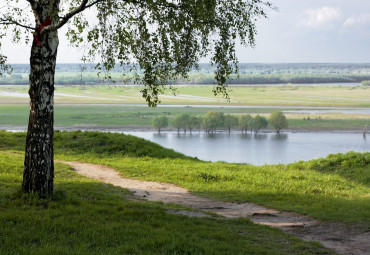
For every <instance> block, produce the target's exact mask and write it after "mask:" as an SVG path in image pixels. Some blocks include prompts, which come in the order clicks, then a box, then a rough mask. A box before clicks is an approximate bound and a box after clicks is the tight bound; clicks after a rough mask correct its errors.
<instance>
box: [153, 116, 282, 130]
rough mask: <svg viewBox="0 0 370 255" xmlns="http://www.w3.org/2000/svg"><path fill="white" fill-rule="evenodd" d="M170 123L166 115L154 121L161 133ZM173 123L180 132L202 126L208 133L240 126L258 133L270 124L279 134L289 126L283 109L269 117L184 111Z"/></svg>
mask: <svg viewBox="0 0 370 255" xmlns="http://www.w3.org/2000/svg"><path fill="white" fill-rule="evenodd" d="M168 123H169V122H168V118H167V117H166V116H160V117H156V118H154V119H153V121H152V125H153V127H155V128H156V129H158V132H159V133H160V132H161V129H162V128H166V127H168ZM171 124H172V126H173V127H174V128H176V129H177V132H178V133H180V131H181V130H183V131H184V133H186V132H187V131H189V132H190V133H191V132H192V131H193V129H201V128H203V129H204V131H205V132H206V133H213V132H215V131H216V130H217V129H227V130H228V131H229V133H230V132H231V129H233V128H240V129H241V130H242V133H244V132H248V130H250V131H251V132H254V133H255V134H258V132H259V131H260V130H261V129H263V128H267V127H268V126H270V127H271V128H273V129H275V131H276V133H277V134H279V133H280V130H281V129H284V128H287V127H288V121H287V119H286V116H285V115H284V113H283V112H281V111H277V112H273V113H271V115H270V117H269V119H267V118H265V117H264V116H261V115H259V114H257V115H256V116H254V117H253V116H252V115H250V114H246V115H241V116H239V117H237V116H235V115H231V114H224V113H223V112H217V111H209V112H207V114H206V115H205V116H204V117H196V116H191V115H189V114H186V113H184V114H181V115H178V116H176V117H175V119H173V121H172V123H171Z"/></svg>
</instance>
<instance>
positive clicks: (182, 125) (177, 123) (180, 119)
mask: <svg viewBox="0 0 370 255" xmlns="http://www.w3.org/2000/svg"><path fill="white" fill-rule="evenodd" d="M189 119H190V116H189V114H186V113H183V114H181V115H178V116H176V118H175V119H174V121H173V122H172V125H173V126H174V127H175V128H177V132H178V133H180V129H183V130H184V132H185V133H186V129H187V127H188V122H189Z"/></svg>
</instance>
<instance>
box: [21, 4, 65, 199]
mask: <svg viewBox="0 0 370 255" xmlns="http://www.w3.org/2000/svg"><path fill="white" fill-rule="evenodd" d="M40 5H42V4H40ZM47 6H48V5H47ZM43 8H44V6H40V11H39V13H42V14H44V17H42V18H43V19H44V20H45V19H47V16H48V15H47V14H46V15H45V13H52V12H51V11H50V12H47V11H45V10H43ZM47 8H50V6H48V7H47ZM38 39H39V41H40V45H38V44H37V43H36V42H35V39H34V43H33V45H32V48H31V58H30V65H31V69H30V76H29V82H30V88H29V92H28V93H29V95H30V99H31V101H30V115H29V122H28V132H27V140H26V155H25V161H24V173H23V184H22V189H23V191H24V192H25V193H31V192H33V193H37V194H39V195H40V196H41V197H45V196H47V195H48V194H51V193H52V192H53V179H54V150H53V133H54V127H53V125H54V75H55V64H56V56H57V48H58V44H59V40H58V34H57V31H51V32H48V33H45V34H43V35H40V36H39V38H38Z"/></svg>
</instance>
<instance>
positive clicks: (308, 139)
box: [124, 132, 370, 165]
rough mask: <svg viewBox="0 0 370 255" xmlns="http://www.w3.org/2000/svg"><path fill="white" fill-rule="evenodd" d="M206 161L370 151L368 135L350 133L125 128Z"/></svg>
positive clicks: (285, 159) (283, 159)
mask: <svg viewBox="0 0 370 255" xmlns="http://www.w3.org/2000/svg"><path fill="white" fill-rule="evenodd" d="M124 133H126V134H131V135H135V136H138V137H142V138H145V139H147V140H150V141H153V142H155V143H158V144H160V145H162V146H164V147H167V148H172V149H174V150H176V151H179V152H181V153H184V154H186V155H189V156H193V157H197V158H199V159H202V160H207V161H226V162H235V163H250V164H254V165H263V164H277V163H291V162H294V161H299V160H309V159H314V158H319V157H326V156H327V155H328V154H331V153H339V152H341V153H345V152H348V151H359V152H364V151H370V142H369V139H368V140H366V139H364V138H363V136H362V134H359V133H357V134H351V133H327V132H317V133H283V134H273V133H271V134H270V133H269V134H257V135H254V134H250V133H248V134H245V133H244V134H241V133H240V132H239V133H231V134H229V133H227V132H225V133H213V134H212V133H211V134H206V133H204V132H193V133H191V134H190V133H189V132H188V133H186V134H184V133H180V134H178V133H177V132H162V133H161V134H158V133H156V132H124Z"/></svg>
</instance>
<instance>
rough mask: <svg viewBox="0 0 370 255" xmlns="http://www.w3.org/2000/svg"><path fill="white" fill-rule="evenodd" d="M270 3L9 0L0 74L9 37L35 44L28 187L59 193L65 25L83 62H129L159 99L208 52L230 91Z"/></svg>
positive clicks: (0, 15) (219, 82)
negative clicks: (59, 64)
mask: <svg viewBox="0 0 370 255" xmlns="http://www.w3.org/2000/svg"><path fill="white" fill-rule="evenodd" d="M271 7H272V6H271V4H270V3H268V2H266V3H265V2H263V1H262V0H2V1H1V3H0V68H1V70H2V71H0V73H1V72H10V71H11V67H10V66H9V65H8V64H7V61H6V60H7V58H6V49H5V50H4V49H2V48H1V42H3V40H4V39H5V38H7V37H8V36H11V40H12V41H13V42H14V43H22V44H24V45H25V47H27V45H28V47H30V51H31V56H30V74H29V96H30V114H29V124H28V131H27V140H26V155H25V167H24V177H23V185H22V187H23V191H24V192H26V193H31V192H34V193H38V194H39V195H40V196H42V197H44V196H47V195H48V194H50V193H52V192H53V178H54V162H53V124H54V75H55V65H56V57H57V52H58V44H59V40H58V36H59V35H58V31H59V30H60V29H61V28H62V27H64V26H67V27H68V32H67V36H68V39H69V41H70V43H71V44H72V45H74V46H79V47H85V50H84V51H85V52H86V54H85V55H84V56H83V57H82V60H83V61H91V62H94V63H97V65H96V68H97V69H98V70H99V71H102V72H103V73H104V74H105V77H106V78H109V77H110V75H109V71H110V70H111V69H113V68H115V67H116V65H121V66H122V67H123V68H128V69H130V70H129V71H130V72H131V73H134V74H136V75H134V77H135V78H134V79H135V80H134V81H135V82H136V83H139V84H143V85H144V88H143V89H142V91H141V92H142V95H143V97H144V99H145V100H146V102H147V103H148V105H149V106H155V105H156V104H158V103H160V101H159V98H158V95H159V94H160V93H161V92H162V90H163V89H164V88H165V85H166V84H170V83H171V82H173V81H174V80H176V79H177V78H185V79H186V78H188V72H189V71H190V70H192V69H193V68H196V67H197V63H198V62H199V60H200V59H202V58H204V57H206V56H209V59H210V62H211V63H212V64H213V65H214V66H215V70H216V71H215V86H214V88H213V93H214V94H215V95H217V94H223V95H224V97H226V98H228V95H227V91H226V87H227V81H228V78H229V76H230V74H232V73H237V72H238V67H237V56H236V54H235V45H236V43H237V42H240V43H241V44H243V45H245V46H248V45H251V46H253V45H254V43H255V35H256V25H255V24H256V21H257V19H258V18H262V17H266V14H265V10H266V9H268V8H271ZM91 15H94V16H95V21H92V19H91ZM93 20H94V19H93ZM5 35H7V37H5ZM97 56H99V58H98V59H95V57H97ZM97 61H99V62H97Z"/></svg>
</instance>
